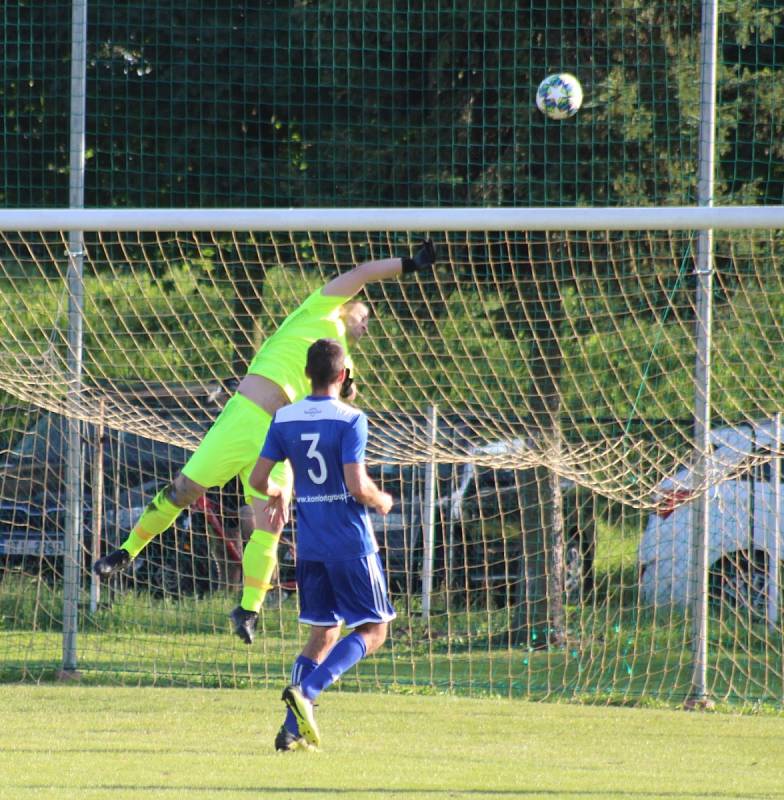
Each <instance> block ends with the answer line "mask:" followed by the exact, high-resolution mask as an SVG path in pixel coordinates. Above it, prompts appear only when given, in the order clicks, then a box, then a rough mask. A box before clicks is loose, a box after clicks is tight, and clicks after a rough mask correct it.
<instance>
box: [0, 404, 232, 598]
mask: <svg viewBox="0 0 784 800" xmlns="http://www.w3.org/2000/svg"><path fill="white" fill-rule="evenodd" d="M188 399H189V401H190V403H191V406H192V407H191V408H189V409H188V413H187V419H188V424H189V425H193V426H195V427H196V429H200V427H204V426H206V424H208V420H209V418H210V414H211V413H214V412H213V409H211V408H210V406H214V408H216V409H217V408H218V407H219V406H218V405H217V402H218V397H217V395H216V394H215V393H214V392H212V391H205V392H195V391H194V392H192V393H191V394H190V395H189V398H188ZM194 408H195V409H196V411H194ZM28 416H29V422H28V425H29V427H28V429H27V430H26V431H25V433H23V434H22V436H21V437H19V438H18V439H17V440H16V441H15V442H14V443H13V445H12V447H11V448H10V449H9V450H8V451H6V452H5V453H3V456H2V462H0V575H1V574H2V572H3V571H4V570H8V569H22V570H24V571H26V572H31V573H34V574H40V575H43V576H45V577H48V578H55V577H56V576H58V575H61V574H62V557H63V553H64V549H65V545H64V543H65V533H66V512H65V482H64V465H65V461H66V446H65V442H66V436H67V429H66V420H65V418H64V417H62V416H60V415H56V414H51V413H50V412H48V411H44V410H39V409H32V410H31V412H30V414H29V415H28ZM177 422H178V423H179V424H182V420H177ZM99 452H100V453H102V458H99V456H98V453H99ZM82 455H83V475H84V480H83V498H82V500H83V512H82V513H83V521H84V528H83V550H82V555H83V561H84V564H83V574H84V575H85V577H86V579H87V576H88V575H89V570H90V567H91V560H90V556H91V553H92V550H93V548H92V537H93V529H94V524H99V525H100V535H101V546H100V549H101V551H102V552H106V551H107V550H110V549H113V548H115V547H117V546H118V545H119V544H120V542H122V541H123V540H124V539H125V538H126V536H127V535H128V533H129V532H130V529H131V527H132V525H133V524H134V522H135V521H136V519H137V518H138V516H139V514H140V513H141V511H142V510H143V508H144V506H145V505H146V503H148V502H149V500H150V499H151V497H152V496H153V494H154V493H155V491H156V489H157V488H158V487H160V486H162V485H163V484H164V483H166V482H167V481H169V480H170V479H171V478H172V477H173V476H174V474H176V472H177V471H178V470H179V469H180V468H181V467H182V465H183V464H184V463H185V461H186V459H187V457H188V455H189V453H188V451H187V450H185V449H184V448H182V447H175V446H171V445H168V444H164V443H161V442H158V441H155V440H152V439H149V438H146V437H143V436H139V435H137V434H130V433H127V432H124V431H117V430H114V429H109V428H107V429H105V431H104V435H103V437H102V440H101V442H100V449H99V443H98V441H97V439H96V436H95V435H94V431H90V430H89V429H87V435H86V436H85V437H84V440H83V449H82ZM99 466H100V470H101V472H102V491H101V492H100V495H99V494H98V488H97V487H98V485H100V484H99V483H98V481H97V480H96V478H97V474H98V468H99ZM240 502H241V499H240V498H239V496H238V490H237V488H236V486H235V485H229V486H228V487H226V488H225V489H224V490H223V491H221V492H211V493H208V494H207V495H205V497H204V498H203V499H202V500H201V501H200V502H199V503H197V504H194V506H193V507H192V508H191V509H187V510H186V511H185V512H183V514H181V515H180V517H179V518H178V520H177V522H176V523H175V525H174V526H173V528H172V530H171V531H170V532H168V533H167V535H166V536H163V537H159V539H157V540H156V541H154V542H153V543H151V544H150V545H149V546H148V547H147V548H145V550H144V551H143V553H142V554H141V555H140V557H138V558H137V559H135V560H134V563H133V569H132V571H130V572H129V573H127V574H126V575H124V576H123V577H122V581H123V582H124V583H129V584H131V585H133V586H135V587H136V588H139V589H145V590H148V591H151V592H153V593H154V594H158V595H164V594H165V595H181V594H201V593H203V592H206V591H210V590H212V589H213V588H215V587H217V585H219V584H220V583H222V582H223V581H224V579H225V577H226V576H225V574H224V573H226V571H227V570H226V564H227V561H234V562H237V563H239V561H241V550H242V545H241V541H240V540H239V537H238V536H236V537H235V536H234V535H233V531H234V529H235V528H237V527H238V525H239V523H238V506H239V504H240ZM98 512H100V514H99V513H98ZM230 531H231V535H230Z"/></svg>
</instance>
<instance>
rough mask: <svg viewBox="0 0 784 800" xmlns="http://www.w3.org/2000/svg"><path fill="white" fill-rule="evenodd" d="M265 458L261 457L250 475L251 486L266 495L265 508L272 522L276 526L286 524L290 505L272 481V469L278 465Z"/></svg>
mask: <svg viewBox="0 0 784 800" xmlns="http://www.w3.org/2000/svg"><path fill="white" fill-rule="evenodd" d="M277 463H278V462H277V461H273V460H272V459H270V458H266V457H265V456H260V457H259V460H258V461H257V462H256V466H255V467H253V472H251V474H250V480H249V483H250V485H251V486H252V487H253V488H254V489H255V490H256V491H257V492H258V493H259V494H263V495H265V496H266V497H267V498H268V499H267V504H266V506H265V507H264V508H265V510H266V511H267V512H268V513H269V515H270V522H271V523H272V524H273V525H274V524H278V523H282V524H284V525H285V524H286V523H287V522H288V520H289V505H288V503H287V502H286V498H285V496H284V494H283V491H282V489H281V488H280V486H278V485H277V484H276V483H274V482H273V481H271V480H270V473H271V472H272V468H273V467H274V466H275V464H277Z"/></svg>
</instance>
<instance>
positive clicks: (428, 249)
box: [402, 239, 436, 274]
mask: <svg viewBox="0 0 784 800" xmlns="http://www.w3.org/2000/svg"><path fill="white" fill-rule="evenodd" d="M402 261H403V273H404V274H405V273H408V272H417V271H418V270H420V269H425V268H426V267H432V266H433V264H435V263H436V248H435V247H434V246H433V242H432V240H431V239H425V241H424V242H422V246H421V247H420V248H419V250H417V251H416V252H415V253H414V255H413V256H411V258H404V259H402Z"/></svg>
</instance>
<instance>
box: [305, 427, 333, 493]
mask: <svg viewBox="0 0 784 800" xmlns="http://www.w3.org/2000/svg"><path fill="white" fill-rule="evenodd" d="M300 439H301V440H302V441H303V442H310V447H308V452H307V456H308V458H312V459H315V461H316V463H317V464H318V472H314V471H313V470H312V469H309V470H308V476H309V477H310V479H311V480H312V481H313V483H324V481H325V480H326V479H327V462H326V461H324V456H322V455H321V453H319V451H318V450H317V449H316V448H317V447H318V443H319V434H318V433H303V434H301V436H300Z"/></svg>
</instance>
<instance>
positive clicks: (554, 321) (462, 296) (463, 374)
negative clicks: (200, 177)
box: [0, 206, 784, 699]
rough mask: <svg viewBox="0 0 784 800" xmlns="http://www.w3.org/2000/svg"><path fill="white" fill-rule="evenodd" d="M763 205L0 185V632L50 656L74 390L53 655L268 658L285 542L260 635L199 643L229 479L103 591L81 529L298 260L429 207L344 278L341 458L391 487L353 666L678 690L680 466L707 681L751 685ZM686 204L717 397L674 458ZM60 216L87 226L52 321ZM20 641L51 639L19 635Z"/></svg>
mask: <svg viewBox="0 0 784 800" xmlns="http://www.w3.org/2000/svg"><path fill="white" fill-rule="evenodd" d="M782 229H784V207H780V206H759V207H740V206H734V207H731V206H727V207H700V208H697V207H670V208H663V207H656V208H562V209H542V208H481V209H477V208H470V209H469V208H452V209H443V208H439V209H435V208H412V209H400V208H396V209H372V208H364V209H307V208H303V209H192V210H191V209H187V210H186V209H38V210H33V209H31V210H26V211H25V210H14V211H0V286H1V287H2V292H3V297H4V305H5V308H6V309H7V311H6V313H5V314H4V315H3V318H2V321H1V322H0V325H1V326H2V334H3V335H2V338H0V375H1V378H2V384H0V389H1V390H2V395H1V398H2V402H0V447H1V449H2V450H3V451H4V454H5V456H4V465H3V468H2V472H1V473H0V504H1V506H2V509H3V515H4V516H3V521H2V522H0V571H2V573H3V576H4V579H3V581H2V583H0V591H1V592H2V596H0V602H2V605H3V608H4V609H7V610H6V611H4V619H8V620H10V622H9V623H8V624H9V626H10V627H9V629H8V631H0V651H2V652H3V653H4V656H7V659H6V660H7V662H8V663H9V664H11V665H15V666H13V669H17V670H19V672H20V673H21V674H29V673H30V670H31V669H33V666H32V664H33V662H35V664H38V665H40V664H42V663H46V662H47V658H49V659H51V652H52V649H51V648H52V642H53V640H54V638H56V632H57V630H59V627H58V626H61V625H62V622H63V620H62V612H61V611H58V610H57V609H58V608H60V605H59V604H60V603H61V602H62V596H61V591H62V572H63V561H62V558H63V552H65V551H66V548H65V542H64V540H63V531H62V530H61V527H62V515H61V510H62V507H64V499H65V497H64V495H63V493H62V486H63V485H64V482H65V475H64V473H63V469H62V468H63V465H64V464H65V463H66V458H67V452H68V441H69V440H68V434H67V431H68V426H69V424H70V423H71V422H74V421H75V422H78V424H79V426H80V430H81V436H80V438H79V441H78V445H77V446H78V447H79V448H80V451H81V453H82V454H83V456H84V459H83V460H84V467H83V470H82V474H81V475H80V476H77V478H72V479H71V481H69V482H68V484H67V489H68V493H69V494H68V497H70V498H71V499H73V498H79V507H81V508H82V509H83V514H84V515H85V518H84V525H83V531H84V532H87V531H91V530H92V528H91V526H93V523H94V522H95V520H96V519H97V520H98V522H97V523H95V524H96V525H97V527H96V528H95V536H97V538H98V541H95V540H94V537H93V536H85V537H84V540H83V541H81V542H79V548H78V551H79V556H78V558H79V567H80V569H81V570H82V578H81V580H77V582H76V585H74V586H73V587H72V589H73V591H74V592H75V593H76V597H75V600H76V606H75V607H78V608H79V609H80V610H79V615H78V624H79V626H80V632H83V635H80V646H79V652H80V659H79V663H80V664H81V665H82V666H81V667H80V668H82V669H84V665H87V667H88V668H89V669H91V670H94V671H95V672H96V673H97V674H100V675H104V676H111V677H112V678H113V679H117V680H127V679H129V676H133V675H136V676H137V677H138V676H139V675H142V674H147V673H148V672H150V670H152V671H153V672H155V674H156V675H160V674H165V675H167V676H168V678H167V680H170V681H172V682H177V681H183V682H192V681H195V682H199V681H201V682H204V683H210V684H212V683H221V682H222V681H226V680H231V682H235V683H242V682H243V681H246V680H251V681H260V682H267V681H275V680H277V679H278V678H279V677H280V675H282V674H285V671H286V669H287V667H288V665H287V659H289V657H290V656H291V655H292V653H295V652H296V648H297V646H298V644H299V643H300V639H299V636H300V635H299V633H297V632H296V628H295V626H292V625H291V624H290V623H291V620H292V619H293V615H294V614H295V602H294V600H293V599H292V598H290V597H289V598H288V599H286V597H285V595H286V594H287V593H288V592H289V591H290V588H291V587H290V583H289V582H288V581H287V580H286V579H285V578H286V576H285V575H284V573H283V569H284V567H285V556H286V553H282V554H281V556H282V560H281V564H282V566H281V573H280V574H279V576H278V585H279V586H280V587H281V588H282V591H279V592H277V593H275V594H274V597H272V599H275V600H276V601H277V602H276V603H272V602H271V601H270V605H268V606H267V607H265V610H264V614H263V620H262V623H261V624H262V628H263V633H262V634H261V635H260V637H259V640H260V642H261V644H260V652H261V653H263V658H262V659H261V662H262V663H261V664H255V665H249V664H248V663H247V660H246V659H245V658H244V656H243V655H242V653H240V652H239V651H236V650H232V649H231V648H229V649H228V650H226V649H225V644H226V637H229V636H230V633H229V631H228V625H227V623H226V622H225V614H226V612H227V611H228V610H229V609H230V608H231V605H232V604H233V600H234V595H235V594H236V591H237V586H238V583H237V581H238V565H237V561H236V557H235V556H236V552H237V548H239V549H240V551H241V546H242V535H243V533H242V523H241V520H242V508H241V502H239V501H237V500H236V490H235V492H234V494H235V497H234V501H235V502H234V503H233V504H232V499H231V498H229V497H228V496H227V493H226V492H224V493H221V494H218V493H211V495H210V497H209V498H208V499H209V505H208V506H205V507H200V508H194V509H190V510H189V511H188V512H187V513H186V514H184V515H183V518H182V519H181V520H180V521H179V522H178V524H177V526H175V529H174V530H173V531H172V532H170V533H167V534H164V536H162V537H160V541H157V542H156V543H155V546H154V548H152V549H151V550H150V553H149V554H148V556H146V557H145V558H144V559H142V560H141V561H140V563H139V564H138V565H137V567H135V569H134V571H133V572H131V573H129V574H127V575H125V576H123V577H122V578H119V579H117V580H114V581H113V582H112V583H111V584H110V586H109V587H107V588H108V591H107V592H105V593H104V596H103V597H102V599H101V602H100V603H98V602H96V600H95V592H94V591H93V602H92V604H90V603H89V602H88V601H89V598H90V587H89V579H88V577H87V576H88V575H89V564H90V560H91V558H93V557H94V554H95V553H96V552H98V551H100V548H101V547H104V548H105V547H110V546H116V544H117V543H118V540H120V539H121V538H122V536H123V532H124V531H127V526H128V525H129V524H130V521H131V520H132V518H133V516H134V514H135V513H137V512H138V510H139V509H140V507H142V506H143V504H144V503H145V502H147V501H149V499H150V496H151V495H150V492H151V489H152V487H153V486H154V485H158V484H160V483H162V482H163V481H165V480H168V479H169V478H170V476H171V474H172V472H171V471H172V470H174V471H176V469H178V468H179V467H180V466H181V465H182V463H183V462H184V459H185V458H186V457H187V454H188V452H189V451H191V450H193V449H194V448H195V446H196V444H197V443H198V441H199V440H200V438H201V436H202V435H203V433H204V431H205V430H206V428H207V427H208V425H209V424H210V422H211V420H212V419H214V418H215V416H216V414H217V413H218V411H219V410H220V408H221V407H222V404H223V403H224V402H225V400H226V398H227V397H228V396H229V395H230V393H231V391H232V387H233V385H235V383H234V382H235V381H236V379H237V378H238V377H241V369H242V366H243V364H245V363H246V362H247V354H248V353H250V354H252V353H253V351H254V349H255V348H256V347H257V346H258V345H259V343H260V342H261V341H262V340H263V338H264V337H266V336H268V335H269V334H270V333H271V332H272V331H273V330H274V329H275V327H276V326H277V325H278V324H279V323H280V322H281V321H282V320H283V319H284V318H285V316H286V315H287V314H288V313H290V312H291V311H293V310H294V309H295V308H296V307H297V305H298V303H299V302H301V301H302V300H303V299H304V297H306V296H307V294H308V293H309V292H310V291H312V290H313V289H315V288H316V287H318V286H319V285H321V284H323V283H324V282H325V281H327V280H329V279H330V278H331V277H333V276H334V275H335V274H337V273H338V272H339V271H341V270H345V269H348V268H350V267H351V266H353V265H354V264H356V263H359V262H362V261H366V260H370V259H375V258H386V257H389V256H396V255H405V254H408V253H409V252H410V250H411V249H413V248H414V247H416V245H417V243H418V242H419V241H420V240H421V239H422V238H423V237H425V236H427V237H431V238H432V239H433V240H434V242H435V243H436V246H437V248H438V252H439V262H438V265H437V266H436V268H435V269H434V270H433V271H432V272H427V273H417V274H416V275H414V276H408V277H403V278H401V279H400V280H390V281H385V282H383V283H379V284H373V285H370V286H368V287H366V292H365V295H366V299H367V301H368V303H369V305H370V306H371V308H372V311H373V321H372V331H371V335H369V336H368V337H366V338H365V339H363V340H362V341H361V342H360V343H359V345H358V347H357V348H356V353H355V361H356V362H358V367H359V370H358V383H359V385H360V395H359V397H360V403H361V406H362V407H363V408H365V409H366V410H367V411H368V412H369V413H370V415H371V441H370V444H369V451H368V461H369V465H370V468H371V472H372V474H373V475H374V476H375V477H376V479H377V480H379V481H380V482H382V484H383V485H384V486H385V487H387V488H388V490H389V491H391V492H392V493H393V494H394V496H395V498H396V507H395V508H394V509H393V513H392V514H391V515H390V519H388V520H377V522H378V530H377V532H378V536H379V539H380V543H381V545H382V550H383V552H384V556H385V559H386V565H387V570H388V575H389V579H390V584H391V588H392V593H393V597H394V599H395V602H396V605H397V607H398V611H399V620H398V623H397V625H396V626H395V629H394V630H393V634H392V642H391V645H390V650H389V654H386V655H382V656H380V657H378V658H377V659H375V660H374V661H373V662H372V664H369V665H367V666H366V667H364V670H365V671H364V672H362V673H358V677H357V680H358V681H360V682H362V681H365V682H369V683H372V682H376V683H388V682H392V683H395V684H399V685H409V684H414V685H420V684H425V685H429V686H432V685H435V686H439V687H452V688H460V689H466V690H468V691H486V690H488V689H489V690H492V691H499V690H500V691H503V692H506V693H523V694H528V695H530V696H541V695H543V694H547V693H553V692H556V693H562V694H575V695H585V696H588V695H592V694H593V695H601V696H604V695H623V696H626V697H630V698H639V697H642V696H643V694H648V695H653V696H656V697H660V698H664V699H671V698H678V697H682V696H685V695H687V694H688V692H689V687H690V681H691V675H687V674H686V671H685V670H682V669H679V668H678V667H674V666H672V664H674V663H681V661H682V659H683V657H684V654H686V657H687V658H688V659H690V658H692V654H691V651H690V648H691V647H692V640H691V636H690V633H689V626H688V625H687V624H685V623H686V621H688V620H689V618H690V617H689V599H690V598H691V597H692V594H691V593H690V590H689V588H688V587H689V581H690V580H691V579H692V578H693V574H692V572H693V570H692V569H691V568H690V567H689V566H688V563H689V553H688V547H689V545H690V543H691V542H692V541H693V537H694V536H695V535H696V534H695V531H694V529H693V525H692V524H691V523H690V522H688V521H687V520H688V519H690V516H689V512H690V510H691V508H692V505H693V503H694V502H695V500H696V498H697V497H699V496H701V495H702V496H705V497H707V498H708V500H707V503H708V506H709V507H710V508H709V514H708V520H709V523H711V524H712V521H714V520H717V519H718V517H717V516H716V515H717V513H718V511H717V510H716V509H717V508H718V507H719V505H720V506H721V508H722V509H723V517H722V519H721V520H720V521H719V522H718V523H717V527H716V531H715V532H712V533H711V534H710V536H709V537H708V539H707V541H708V543H709V554H708V557H707V561H708V568H709V574H708V575H707V576H706V580H707V581H708V583H707V584H706V585H704V586H703V587H702V589H701V590H700V591H701V592H702V593H703V595H705V594H708V593H709V594H710V595H711V598H712V599H711V606H710V619H709V620H708V623H709V627H708V629H707V630H709V631H713V627H710V626H715V629H716V631H717V632H718V633H717V637H716V640H715V644H713V645H711V646H710V652H709V653H708V656H707V661H706V666H707V669H708V674H709V682H708V686H707V689H709V690H710V692H711V693H712V694H714V695H716V696H719V697H727V698H731V699H754V698H760V697H761V698H763V699H766V698H770V697H774V696H779V695H777V694H776V693H777V692H779V693H780V691H781V670H780V664H779V662H778V660H777V659H778V656H777V655H776V653H777V652H780V649H779V650H777V648H778V647H779V645H778V644H777V642H780V639H781V622H780V619H781V614H780V610H779V607H778V605H779V601H778V597H779V595H780V592H779V587H778V576H779V572H780V570H779V569H777V562H778V560H779V558H780V553H781V552H782V551H781V546H780V542H779V541H778V537H779V535H780V528H781V525H780V521H779V520H778V512H777V511H775V509H776V508H780V506H781V503H780V485H779V484H780V481H778V480H776V478H775V476H776V475H780V465H779V461H778V460H779V458H780V456H781V453H782V443H781V442H780V441H779V436H778V434H777V433H776V431H777V430H780V425H778V426H776V425H774V420H775V419H777V416H776V415H777V414H778V413H779V412H780V410H781V408H782V405H784V396H783V395H784V384H783V383H782V381H781V379H780V375H781V374H784V372H783V371H782V370H784V347H782V346H781V345H782V344H784V342H782V330H783V328H782V325H781V323H780V316H781V312H782V310H784V278H783V277H782V272H783V271H782V270H781V267H780V265H781V261H782V256H784V243H783V242H782V239H781V236H780V231H781V230H782ZM702 230H711V231H712V232H713V252H714V261H715V263H714V265H713V270H714V279H715V280H714V285H713V290H712V292H711V293H710V296H709V297H708V298H706V299H707V300H708V301H709V302H710V303H711V304H712V305H713V306H714V333H713V338H712V343H711V347H712V363H711V365H710V366H711V373H710V375H709V379H710V380H711V381H712V383H713V387H714V396H715V403H714V407H713V409H712V420H713V425H712V427H713V431H714V432H713V434H712V445H711V452H710V453H706V454H703V455H704V457H705V459H706V462H705V469H704V470H702V471H700V472H699V473H697V472H695V470H694V469H693V465H694V454H695V444H696V442H695V434H694V397H695V393H696V392H697V391H699V387H698V386H696V384H695V380H696V376H697V374H698V372H697V369H696V364H697V334H698V330H697V327H698V325H699V324H700V322H699V321H700V319H701V318H702V315H701V313H698V308H697V307H698V297H697V289H698V285H699V282H698V281H697V280H696V277H695V267H696V237H697V232H698V231H702ZM73 231H79V232H81V234H82V236H81V237H80V238H81V239H82V240H83V252H82V254H81V259H82V270H83V274H82V278H81V283H80V289H81V291H82V292H83V296H82V303H81V309H82V310H81V318H80V320H79V321H78V326H79V328H80V334H79V337H78V342H76V343H75V340H74V327H73V326H74V324H75V323H74V321H73V315H72V314H69V313H68V308H69V300H70V299H71V297H70V295H71V294H72V293H73V288H72V287H70V286H69V283H68V280H67V278H68V265H69V252H70V251H69V241H70V239H69V233H70V232H73ZM76 346H79V347H81V351H82V352H81V369H80V376H79V380H78V381H74V380H71V378H70V373H69V353H70V352H71V351H72V350H73V348H74V347H76ZM436 407H437V408H438V417H437V419H436V420H435V421H433V420H432V419H431V418H430V414H431V411H430V410H431V409H433V408H436ZM73 446H74V445H73V444H71V447H73ZM774 467H775V468H774ZM96 470H97V473H96ZM96 474H98V475H99V476H100V479H97V478H95V477H94V476H95V475H96ZM698 475H699V479H698V477H697V476H698ZM74 482H76V484H77V485H73V484H74ZM711 498H713V499H711ZM714 506H715V507H714ZM726 509H731V510H730V512H726ZM431 514H432V515H433V516H434V517H435V519H434V521H433V522H432V524H431V522H430V517H431ZM711 514H712V515H713V516H711ZM88 539H89V540H90V541H88ZM684 548H686V549H684ZM71 549H73V548H71ZM68 552H70V551H68ZM774 559H775V560H774ZM425 586H426V587H428V588H427V591H424V589H423V587H425ZM285 587H288V588H285ZM91 605H92V607H91ZM42 619H45V620H47V622H46V625H47V626H48V627H46V628H45V630H44V631H41V630H40V626H41V620H42ZM125 626H130V628H132V629H133V630H135V631H136V632H137V633H139V634H140V635H139V636H134V637H130V635H127V634H125V633H123V631H124V630H125ZM11 631H13V632H15V634H16V635H15V636H12V635H10V634H9V635H4V634H5V633H8V632H11ZM20 636H21V637H22V638H20ZM200 637H201V639H202V641H197V640H199V639H200ZM750 641H751V642H752V644H749V642H750ZM153 642H157V644H153ZM42 643H43V644H42ZM38 646H41V647H42V648H43V652H44V653H46V654H48V656H47V655H44V654H42V655H41V656H40V657H36V658H31V657H30V656H29V655H27V654H29V652H30V649H31V648H32V647H38ZM9 669H11V667H9ZM732 670H737V671H739V672H740V674H742V675H743V678H744V683H743V685H742V687H740V688H739V686H738V682H737V681H736V680H730V679H727V678H726V676H727V675H728V674H730V673H731V672H732ZM227 675H231V676H234V677H233V678H231V679H228V678H226V676H227ZM423 675H424V676H425V677H423ZM238 676H239V677H238ZM133 679H134V678H133V677H131V680H133Z"/></svg>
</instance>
